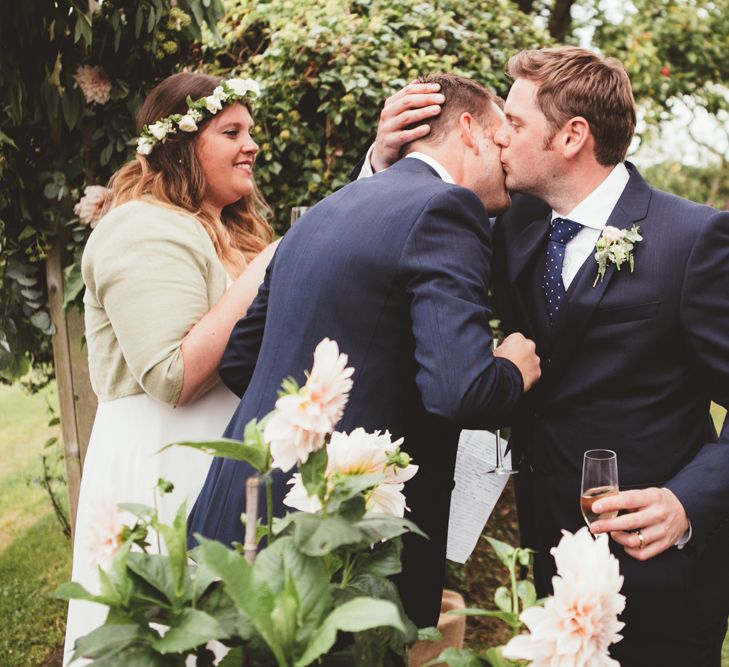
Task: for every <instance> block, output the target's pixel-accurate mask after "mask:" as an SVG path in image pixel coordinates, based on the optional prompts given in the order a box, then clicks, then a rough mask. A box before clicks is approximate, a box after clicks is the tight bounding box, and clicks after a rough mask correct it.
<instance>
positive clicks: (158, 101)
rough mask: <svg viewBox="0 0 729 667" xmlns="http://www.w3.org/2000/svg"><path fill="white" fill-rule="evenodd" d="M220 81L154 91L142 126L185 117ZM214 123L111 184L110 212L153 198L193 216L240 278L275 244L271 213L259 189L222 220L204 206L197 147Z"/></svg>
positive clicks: (178, 83) (200, 78)
mask: <svg viewBox="0 0 729 667" xmlns="http://www.w3.org/2000/svg"><path fill="white" fill-rule="evenodd" d="M220 81H221V79H219V78H217V77H213V76H208V75H206V74H192V73H188V72H182V73H180V74H173V75H172V76H170V77H167V78H166V79H164V80H163V81H162V82H161V83H160V84H159V85H157V86H156V87H155V88H154V90H152V91H151V92H150V93H149V95H148V96H147V98H146V99H145V101H144V104H143V105H142V108H141V109H140V110H139V114H138V115H137V126H138V129H139V130H140V131H141V129H142V127H144V125H151V124H152V123H154V122H156V121H158V120H159V119H160V118H164V117H166V116H169V115H171V114H175V113H179V114H184V113H185V112H186V110H187V101H186V100H187V97H188V96H189V97H191V98H192V99H193V100H197V99H200V98H201V97H206V96H208V95H211V94H212V92H213V90H214V89H215V87H216V86H217V85H218V84H219V83H220ZM209 120H210V119H207V120H206V121H203V122H201V123H200V124H199V131H197V132H192V133H187V132H178V133H177V134H174V135H171V136H170V137H168V138H167V140H166V141H165V142H164V143H160V144H157V145H156V146H155V148H154V150H153V151H152V153H151V154H150V155H147V156H144V155H139V154H137V155H136V159H134V160H132V161H131V162H128V163H127V164H125V165H124V166H123V167H122V168H121V169H119V170H118V171H117V172H116V173H115V174H114V175H113V176H112V177H111V180H110V181H109V188H110V189H111V195H110V197H111V203H110V207H111V208H113V207H115V206H120V205H121V204H124V203H125V202H128V201H131V200H135V199H142V198H144V197H151V198H153V199H155V200H156V201H158V202H159V203H161V204H163V205H165V206H169V207H171V208H174V209H177V210H181V211H182V212H184V213H186V214H188V215H192V216H194V217H195V218H197V220H198V221H199V222H200V224H202V226H203V227H204V228H205V231H207V233H208V234H209V235H210V239H211V241H212V242H213V246H214V247H215V252H216V253H217V254H218V257H219V258H220V260H221V262H222V263H223V265H224V266H225V267H226V269H227V270H228V271H229V272H230V273H231V274H232V275H233V276H238V275H240V273H241V272H242V271H243V269H244V268H245V265H246V263H247V262H249V261H250V260H251V259H252V258H253V257H255V256H256V255H257V254H258V253H259V252H261V250H263V249H264V248H265V247H266V246H267V245H268V244H269V243H270V242H271V240H272V239H273V230H272V228H271V225H270V224H269V222H268V221H269V219H270V218H271V209H270V208H269V206H268V204H266V201H265V200H264V199H263V196H262V195H261V193H260V192H259V190H258V188H257V186H256V185H255V183H254V186H253V192H252V193H251V194H250V195H248V196H246V197H243V198H242V199H239V200H238V201H237V202H235V203H233V204H230V205H229V206H226V207H225V208H224V209H223V211H222V213H221V215H220V217H218V216H217V215H216V214H215V212H214V211H213V210H211V208H210V206H209V205H207V204H206V202H205V196H204V195H205V178H204V176H203V173H202V169H201V167H200V164H199V162H198V159H197V153H196V146H197V141H198V139H199V137H200V134H201V131H202V130H203V129H204V127H205V125H206V124H207V122H209Z"/></svg>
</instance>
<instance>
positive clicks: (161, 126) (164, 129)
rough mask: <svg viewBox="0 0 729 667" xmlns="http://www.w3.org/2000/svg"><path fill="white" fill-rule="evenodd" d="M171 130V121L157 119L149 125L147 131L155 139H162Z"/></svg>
mask: <svg viewBox="0 0 729 667" xmlns="http://www.w3.org/2000/svg"><path fill="white" fill-rule="evenodd" d="M171 130H172V123H171V122H170V121H169V120H166V119H162V120H158V121H157V122H156V123H152V125H150V126H149V133H150V134H151V135H152V136H153V137H154V138H155V139H157V141H164V140H165V139H166V138H167V135H168V134H169V133H170V131H171Z"/></svg>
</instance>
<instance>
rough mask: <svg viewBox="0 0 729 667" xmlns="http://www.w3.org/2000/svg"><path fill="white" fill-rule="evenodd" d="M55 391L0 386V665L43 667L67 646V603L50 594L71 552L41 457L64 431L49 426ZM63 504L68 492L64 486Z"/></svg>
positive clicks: (63, 576) (66, 571)
mask: <svg viewBox="0 0 729 667" xmlns="http://www.w3.org/2000/svg"><path fill="white" fill-rule="evenodd" d="M57 403H58V399H57V396H56V389H55V386H51V387H47V388H46V389H45V390H43V391H42V392H40V393H38V394H36V395H34V396H28V395H26V394H24V393H23V392H22V391H21V389H20V388H19V387H7V386H4V385H0V627H1V628H2V631H0V665H3V666H4V665H12V666H13V667H37V666H38V665H44V664H54V663H49V662H48V661H49V658H50V657H51V656H52V655H53V654H54V653H55V652H56V651H57V649H58V648H60V646H61V644H62V643H63V634H64V631H65V616H66V603H65V602H62V601H60V600H55V599H53V598H51V597H50V594H51V593H52V592H53V591H54V590H55V588H56V586H58V584H59V583H61V582H62V581H66V580H68V579H69V578H70V574H71V546H70V543H69V541H68V540H67V539H66V538H65V537H64V536H63V534H62V532H61V528H60V524H59V523H58V521H57V520H56V518H55V516H54V515H53V510H52V508H51V504H50V501H49V499H48V495H47V493H46V491H45V490H44V489H43V488H41V487H40V486H39V485H38V484H37V483H35V482H34V480H36V479H38V478H40V476H41V473H42V466H41V458H40V457H41V452H42V451H43V445H44V444H45V443H46V441H47V440H48V439H49V438H50V437H51V436H57V435H58V434H59V427H57V426H53V427H49V426H48V421H49V419H50V418H51V414H50V412H49V408H48V406H49V404H50V405H51V406H53V409H54V410H57ZM58 490H59V492H60V495H61V496H62V497H63V498H62V499H63V501H64V503H65V501H66V497H65V493H66V490H65V487H59V489H58Z"/></svg>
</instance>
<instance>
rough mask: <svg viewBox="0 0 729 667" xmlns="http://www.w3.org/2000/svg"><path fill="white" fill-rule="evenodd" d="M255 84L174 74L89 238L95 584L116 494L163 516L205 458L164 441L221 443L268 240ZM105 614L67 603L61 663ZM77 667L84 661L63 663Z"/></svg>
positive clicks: (87, 513)
mask: <svg viewBox="0 0 729 667" xmlns="http://www.w3.org/2000/svg"><path fill="white" fill-rule="evenodd" d="M258 94H259V89H258V85H257V84H256V82H255V81H251V80H244V79H228V80H220V79H218V78H215V77H211V76H206V75H203V74H191V73H181V74H175V75H173V76H171V77H169V78H167V79H165V80H164V81H162V83H160V84H159V85H158V86H157V87H156V88H155V89H154V90H153V91H152V92H151V93H150V94H149V96H148V97H147V99H146V100H145V102H144V104H143V106H142V108H141V110H140V112H139V116H138V122H139V124H140V126H142V128H143V129H142V133H141V136H140V138H139V141H138V144H137V156H136V159H135V160H134V161H132V162H129V163H127V164H126V165H125V166H123V167H122V168H121V169H120V170H119V171H118V172H117V173H116V174H114V176H113V177H112V179H111V182H110V194H109V197H110V204H109V206H110V210H109V211H108V213H106V215H105V216H104V217H103V218H102V219H101V220H100V222H99V223H98V225H97V226H96V227H95V229H94V231H93V232H92V234H91V237H90V238H89V241H88V244H87V246H86V249H85V252H84V256H83V262H82V272H83V278H84V282H85V285H86V293H85V297H84V304H85V313H86V315H85V316H86V344H87V346H88V355H89V371H90V375H91V383H92V386H93V388H94V391H95V392H96V394H97V396H98V398H99V408H98V411H97V414H96V419H95V421H94V427H93V431H92V434H91V441H90V444H89V449H88V453H87V455H86V459H85V462H84V470H83V478H82V481H81V491H80V497H79V505H78V514H77V519H76V532H75V541H74V559H73V580H74V581H76V582H79V583H80V584H82V585H83V586H84V587H85V588H86V589H87V590H89V591H91V592H98V590H99V582H98V566H99V565H104V558H105V556H108V555H109V554H111V553H112V552H113V550H114V546H115V542H116V541H117V540H118V537H119V532H120V531H121V529H122V527H123V524H122V520H123V518H122V517H121V516H120V515H119V514H118V512H117V508H116V506H117V504H118V503H143V504H146V505H152V504H153V503H154V502H155V497H154V496H155V487H156V485H157V482H158V480H159V479H160V478H163V479H167V480H170V481H171V482H172V484H173V485H174V490H173V491H172V492H171V493H168V494H166V495H164V496H163V497H162V498H160V499H158V501H157V503H158V508H159V511H160V518H161V519H162V521H164V522H170V521H171V520H172V519H173V517H174V514H175V511H176V510H177V508H178V507H179V505H180V504H181V503H182V502H183V501H185V500H186V501H187V503H188V507H190V506H191V505H192V502H193V501H194V500H195V498H196V497H197V494H198V491H199V490H200V488H201V486H202V484H203V482H204V480H205V476H206V473H207V469H208V466H209V462H210V458H209V457H208V456H207V455H206V454H203V453H201V452H197V451H194V450H192V449H189V448H182V447H173V448H170V449H168V450H165V451H162V452H160V449H162V448H163V447H164V446H165V445H166V444H168V443H171V442H175V441H180V440H183V439H184V440H195V439H211V438H216V437H218V436H219V435H220V434H221V433H222V432H223V430H224V429H225V426H226V424H227V422H228V419H229V418H230V416H231V414H232V413H233V411H234V410H235V408H236V406H237V404H238V398H237V397H236V396H235V395H234V394H232V393H231V392H229V391H228V389H227V388H225V387H224V386H223V385H221V384H220V382H219V381H218V375H217V368H218V363H219V361H220V358H221V356H222V353H223V350H224V348H225V344H226V342H227V341H228V336H229V334H230V331H231V329H232V328H233V325H234V324H235V322H236V321H237V320H238V319H239V318H240V317H242V316H243V315H244V314H245V312H246V310H247V308H248V306H249V305H250V303H251V301H252V300H253V298H254V297H255V295H256V293H257V291H258V287H259V285H260V283H261V282H262V280H263V275H264V273H265V269H266V266H267V265H268V262H269V261H270V259H271V257H272V255H273V251H274V249H275V244H272V243H271V240H272V236H273V233H272V230H271V227H270V225H269V224H268V223H267V217H268V215H269V212H270V211H269V209H268V207H267V206H266V203H265V202H264V200H263V198H262V197H261V195H260V194H259V192H258V190H257V188H256V185H255V182H254V180H253V171H252V170H253V163H254V161H255V157H256V153H257V151H258V146H257V145H256V143H255V142H254V141H253V139H252V138H251V130H252V126H253V120H252V118H251V114H250V110H249V108H248V107H249V104H250V101H251V100H253V99H255V98H256V97H257V96H258ZM106 611H107V608H106V607H104V606H102V605H98V604H95V603H91V602H82V601H73V602H71V604H70V606H69V616H68V625H67V631H66V647H65V661H68V660H69V659H70V657H71V655H72V650H73V646H74V642H75V641H76V639H78V638H79V637H81V636H83V635H86V634H88V633H89V632H91V631H92V630H94V629H95V628H96V627H98V626H99V625H101V624H102V623H103V622H104V620H105V617H106ZM74 664H80V662H79V663H76V662H75V663H74Z"/></svg>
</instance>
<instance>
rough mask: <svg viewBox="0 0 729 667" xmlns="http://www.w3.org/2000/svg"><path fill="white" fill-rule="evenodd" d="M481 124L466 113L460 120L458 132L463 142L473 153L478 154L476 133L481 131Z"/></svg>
mask: <svg viewBox="0 0 729 667" xmlns="http://www.w3.org/2000/svg"><path fill="white" fill-rule="evenodd" d="M479 127H480V126H479V124H478V123H477V122H476V119H475V118H474V117H473V116H472V115H471V114H470V113H468V111H464V112H463V113H462V114H461V117H460V118H459V119H458V130H459V132H460V136H461V141H463V143H464V144H465V145H466V146H467V147H468V148H470V149H471V150H472V151H475V152H476V153H478V150H479V149H478V142H477V141H476V132H477V131H478V129H479Z"/></svg>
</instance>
